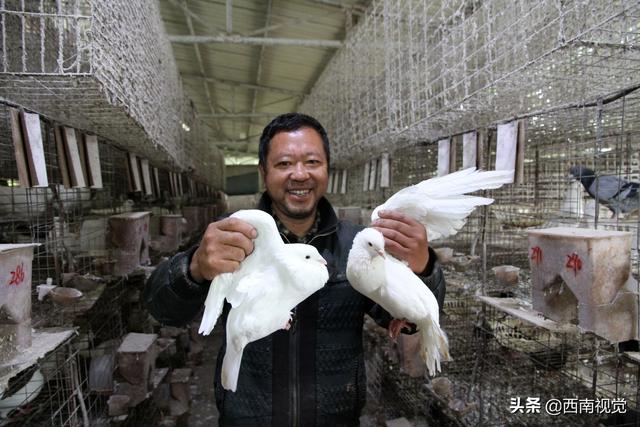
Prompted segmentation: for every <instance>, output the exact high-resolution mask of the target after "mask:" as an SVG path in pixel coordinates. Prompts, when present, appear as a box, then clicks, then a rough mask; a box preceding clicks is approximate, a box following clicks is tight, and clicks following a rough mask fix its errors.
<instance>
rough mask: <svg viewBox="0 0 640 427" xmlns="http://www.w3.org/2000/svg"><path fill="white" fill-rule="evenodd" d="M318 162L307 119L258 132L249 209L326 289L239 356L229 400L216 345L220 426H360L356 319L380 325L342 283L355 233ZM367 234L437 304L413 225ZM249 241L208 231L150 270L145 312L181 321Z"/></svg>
mask: <svg viewBox="0 0 640 427" xmlns="http://www.w3.org/2000/svg"><path fill="white" fill-rule="evenodd" d="M329 162H330V150H329V140H328V138H327V133H326V131H325V130H324V128H323V127H322V125H320V123H318V121H317V120H315V119H314V118H312V117H309V116H306V115H304V114H298V113H290V114H284V115H281V116H278V117H276V118H275V119H274V120H272V121H271V123H269V124H268V125H267V126H266V127H265V129H264V131H263V133H262V136H261V138H260V151H259V168H260V172H261V174H262V178H263V180H264V184H265V188H266V192H265V193H264V194H263V195H262V198H261V200H260V202H259V204H258V206H257V208H258V209H262V210H264V211H266V212H269V213H270V214H272V215H273V216H274V219H275V220H276V224H277V225H278V229H279V231H280V234H281V236H282V239H283V240H284V241H285V243H308V244H310V245H313V246H315V247H316V248H317V249H318V251H319V252H320V253H321V254H322V256H323V257H324V258H325V260H326V261H327V267H328V269H329V281H328V282H327V284H326V285H325V286H324V287H323V288H322V289H320V290H319V291H318V292H316V293H315V294H313V295H312V296H311V297H309V298H307V299H306V300H305V301H303V302H302V303H301V304H300V305H298V307H296V308H295V310H294V311H295V312H294V316H293V321H292V326H291V328H290V329H289V330H288V331H286V330H281V331H278V332H275V333H273V334H272V335H270V336H268V337H265V338H263V339H261V340H259V341H255V342H252V343H250V344H249V345H248V346H247V347H246V348H245V351H244V355H243V359H242V364H241V367H240V375H239V379H238V388H237V391H236V392H235V393H234V392H229V391H226V390H224V389H223V388H222V387H221V385H220V369H221V364H222V357H223V356H224V352H225V344H224V343H223V345H222V348H221V349H220V352H219V354H218V363H217V366H216V377H215V378H216V379H215V392H216V404H217V406H218V410H219V412H220V419H219V425H221V426H304V427H307V426H357V425H358V424H359V421H358V419H359V416H360V411H361V410H362V407H363V406H364V402H365V396H366V379H365V372H364V354H363V346H362V326H363V322H364V315H365V314H368V315H369V316H371V317H372V318H373V319H374V320H375V321H376V322H377V323H378V324H380V325H382V326H384V327H388V325H389V321H390V320H391V317H390V316H389V314H388V313H387V312H385V311H384V310H383V309H382V308H381V307H379V306H377V305H375V304H374V303H373V302H372V301H371V300H369V299H367V298H366V297H364V296H363V295H361V294H360V293H358V292H356V291H355V290H354V289H353V288H352V287H351V285H350V284H349V282H348V281H347V279H346V274H345V269H346V263H347V255H348V253H349V250H350V248H351V244H352V242H353V237H354V236H355V234H356V233H357V232H358V231H360V230H361V229H362V227H361V226H358V225H354V224H351V223H348V222H345V221H339V220H338V219H337V217H336V215H335V213H334V210H333V207H332V206H331V204H330V203H329V201H328V200H327V199H326V198H325V197H324V195H325V193H326V190H327V182H328V176H329ZM373 226H375V227H376V228H377V229H378V230H380V231H381V232H382V233H383V235H384V236H385V248H386V250H387V251H388V252H390V253H391V254H393V255H394V256H396V257H397V258H400V259H402V260H405V261H406V262H407V263H408V264H409V267H410V268H411V269H412V270H413V271H414V272H415V273H416V274H418V275H419V276H420V277H421V278H422V279H423V281H424V282H425V284H426V285H427V286H429V288H430V289H431V290H432V291H433V292H434V294H435V296H436V298H437V300H438V303H439V304H440V307H442V302H443V300H444V292H445V283H444V277H443V275H442V271H441V269H440V266H439V265H438V262H437V259H436V255H435V253H434V252H433V250H432V249H430V248H429V244H428V240H427V235H426V232H425V229H424V227H423V226H422V225H421V224H420V223H418V222H416V221H414V220H412V219H411V218H408V217H406V216H404V215H403V214H401V213H399V212H381V213H380V219H379V220H378V221H376V223H374V224H373ZM254 237H255V230H254V229H253V228H252V227H251V226H250V225H249V224H247V223H244V222H242V221H240V220H237V219H235V218H226V219H222V220H220V221H216V222H214V223H211V224H209V226H208V227H207V230H206V231H205V233H204V236H203V237H202V240H201V242H200V244H199V245H197V246H196V247H193V248H191V249H190V250H188V251H186V252H183V253H179V254H177V255H175V256H174V257H172V258H171V259H170V260H168V261H166V262H165V263H163V264H160V265H159V266H158V268H157V269H156V270H155V272H154V274H153V275H152V276H151V277H150V278H149V281H148V282H147V286H146V288H145V301H146V303H147V306H148V308H149V310H150V311H151V313H152V314H153V315H154V316H155V317H156V318H157V319H158V320H159V321H160V322H163V323H165V324H168V325H177V326H178V325H184V324H186V323H188V322H189V321H191V320H192V319H193V318H194V317H195V316H196V314H197V313H198V312H199V311H200V309H201V308H202V304H203V303H204V300H205V298H206V295H207V292H208V289H209V285H210V282H211V280H212V279H213V278H214V277H215V276H217V275H218V274H220V273H223V272H229V271H234V270H235V269H237V268H238V266H239V264H240V262H242V260H243V259H244V258H245V257H246V256H248V255H249V254H250V253H251V251H252V250H253V242H252V238H254ZM264 286H269V283H264ZM228 309H229V307H228V306H226V307H225V311H224V317H225V318H226V314H227V313H228Z"/></svg>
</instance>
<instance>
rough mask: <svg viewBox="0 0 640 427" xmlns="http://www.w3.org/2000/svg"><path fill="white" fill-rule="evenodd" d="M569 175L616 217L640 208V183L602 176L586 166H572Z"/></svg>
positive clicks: (613, 176) (612, 176)
mask: <svg viewBox="0 0 640 427" xmlns="http://www.w3.org/2000/svg"><path fill="white" fill-rule="evenodd" d="M569 173H571V175H572V176H573V177H574V178H575V179H576V180H577V181H579V182H580V183H582V186H583V187H584V189H585V190H586V191H587V193H589V195H590V196H591V197H593V198H594V199H597V200H598V201H599V202H600V203H602V204H604V205H606V206H607V207H608V208H609V209H610V210H611V212H613V215H614V217H617V216H618V215H620V214H621V213H623V214H626V213H629V212H633V211H635V210H637V209H639V208H640V192H638V189H640V183H637V182H629V181H626V180H624V179H622V178H619V177H617V176H615V175H600V176H596V173H595V172H594V171H593V170H592V169H589V168H587V167H584V166H572V167H571V169H569Z"/></svg>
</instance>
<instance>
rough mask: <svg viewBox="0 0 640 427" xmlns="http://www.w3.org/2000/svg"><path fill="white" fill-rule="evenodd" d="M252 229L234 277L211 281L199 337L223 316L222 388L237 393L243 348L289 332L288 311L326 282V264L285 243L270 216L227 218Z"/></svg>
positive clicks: (305, 248) (252, 213)
mask: <svg viewBox="0 0 640 427" xmlns="http://www.w3.org/2000/svg"><path fill="white" fill-rule="evenodd" d="M231 216H232V217H234V218H238V219H241V220H243V221H246V222H248V223H249V224H251V225H252V226H253V227H254V228H255V229H256V231H257V233H258V235H257V237H256V239H255V240H254V250H253V252H251V254H249V256H247V258H246V259H245V260H244V261H242V262H241V263H240V267H239V268H238V269H237V270H236V271H235V272H233V273H223V274H220V275H218V276H216V277H215V278H214V279H213V281H212V282H211V287H210V288H209V293H208V295H207V299H206V301H205V312H204V315H203V318H202V323H201V324H200V333H203V334H205V335H207V334H209V333H210V332H211V330H212V329H213V327H214V326H215V323H216V320H217V319H218V317H219V316H220V313H221V312H222V308H223V305H224V300H225V299H226V300H227V301H229V303H230V304H231V307H232V308H231V311H230V312H229V315H228V317H227V328H226V329H227V347H226V352H225V355H224V359H223V362H222V386H223V387H224V388H225V389H228V390H231V391H236V388H237V385H238V374H239V372H240V363H241V361H242V353H243V351H244V348H245V346H246V345H247V344H248V343H250V342H253V341H256V340H259V339H261V338H264V337H266V336H268V335H270V334H272V333H273V332H275V331H277V330H278V329H288V328H289V325H290V323H289V322H290V321H291V310H293V308H294V307H295V306H297V305H298V304H299V303H300V302H302V301H304V300H305V299H306V298H307V297H309V296H310V295H311V294H313V293H314V292H316V291H317V290H319V289H320V288H322V286H324V284H325V283H326V282H327V280H328V279H329V273H328V271H327V267H326V264H327V263H326V261H325V260H324V258H322V256H321V255H320V253H318V251H317V249H316V248H314V247H313V246H311V245H305V244H299V243H294V244H285V243H284V242H283V241H282V239H281V238H280V234H279V233H278V229H277V227H276V224H275V221H274V220H273V217H271V215H269V214H267V213H266V212H263V211H260V210H244V211H238V212H236V213H234V214H233V215H231Z"/></svg>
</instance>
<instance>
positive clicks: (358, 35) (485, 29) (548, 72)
mask: <svg viewBox="0 0 640 427" xmlns="http://www.w3.org/2000/svg"><path fill="white" fill-rule="evenodd" d="M638 14H639V7H638V4H637V3H636V2H634V1H616V2H613V3H610V2H609V3H605V2H597V3H593V2H582V1H567V2H557V1H555V0H547V1H540V2H536V3H535V4H533V5H532V4H531V3H529V2H526V1H516V2H506V1H501V0H496V1H489V2H468V1H462V0H460V1H457V0H453V1H445V2H430V1H428V0H402V1H391V0H379V1H374V2H372V4H371V6H370V7H369V9H368V12H367V13H366V15H365V17H364V19H363V20H362V21H361V22H360V23H359V25H358V26H357V27H356V29H355V30H354V31H352V32H351V34H350V35H349V37H348V40H347V42H346V46H345V47H344V48H343V49H342V50H341V51H339V52H338V54H337V55H336V56H335V57H334V58H333V60H332V61H331V63H330V64H329V65H328V66H327V68H326V69H325V71H324V72H323V74H322V76H321V77H320V79H319V80H318V82H317V83H316V85H315V86H314V88H313V90H312V92H311V94H310V95H309V96H308V97H307V98H306V99H305V102H304V103H303V104H302V105H301V107H300V110H301V111H304V112H308V113H310V114H313V115H315V116H317V117H318V118H319V119H320V120H321V121H322V122H323V123H325V124H326V125H327V128H328V129H330V137H331V139H332V141H333V143H334V147H335V151H336V153H337V154H338V156H336V157H335V158H337V159H338V158H339V162H340V163H342V165H347V164H349V162H352V161H353V160H360V161H362V160H364V159H365V158H367V157H369V156H371V155H372V154H373V155H375V154H377V153H379V152H380V151H382V150H388V151H393V150H394V149H395V148H396V147H397V145H398V144H399V143H403V142H406V141H413V142H416V141H425V140H428V141H433V140H435V139H438V138H440V137H445V136H449V135H453V134H457V133H461V132H463V131H468V130H472V129H477V128H479V127H483V126H488V125H491V124H493V123H495V122H497V121H499V120H506V119H508V118H511V117H519V116H522V115H527V114H531V113H533V112H535V111H545V110H548V109H550V108H556V107H561V106H568V105H573V104H580V103H582V102H584V101H585V100H591V99H596V98H598V97H604V96H606V95H608V94H610V93H612V92H616V91H619V90H620V89H621V88H633V87H636V85H637V79H636V78H634V73H636V72H637V69H638V49H637V43H638Z"/></svg>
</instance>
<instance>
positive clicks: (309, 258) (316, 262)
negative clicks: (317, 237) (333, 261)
mask: <svg viewBox="0 0 640 427" xmlns="http://www.w3.org/2000/svg"><path fill="white" fill-rule="evenodd" d="M285 248H286V254H285V257H286V259H285V260H283V261H285V262H286V263H287V264H288V265H289V266H291V267H292V268H294V269H295V271H298V272H300V274H301V277H304V278H306V279H309V278H313V279H314V280H313V282H314V283H311V285H313V286H315V285H317V284H318V283H319V287H322V285H324V284H325V283H326V282H327V280H329V272H328V270H327V261H325V259H324V258H322V255H320V253H319V252H318V250H317V249H316V248H314V247H313V246H311V245H306V244H304V243H290V244H288V245H285ZM316 278H317V279H318V280H317V282H318V283H315V279H316ZM306 281H308V280H301V282H306ZM320 281H322V283H320Z"/></svg>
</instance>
